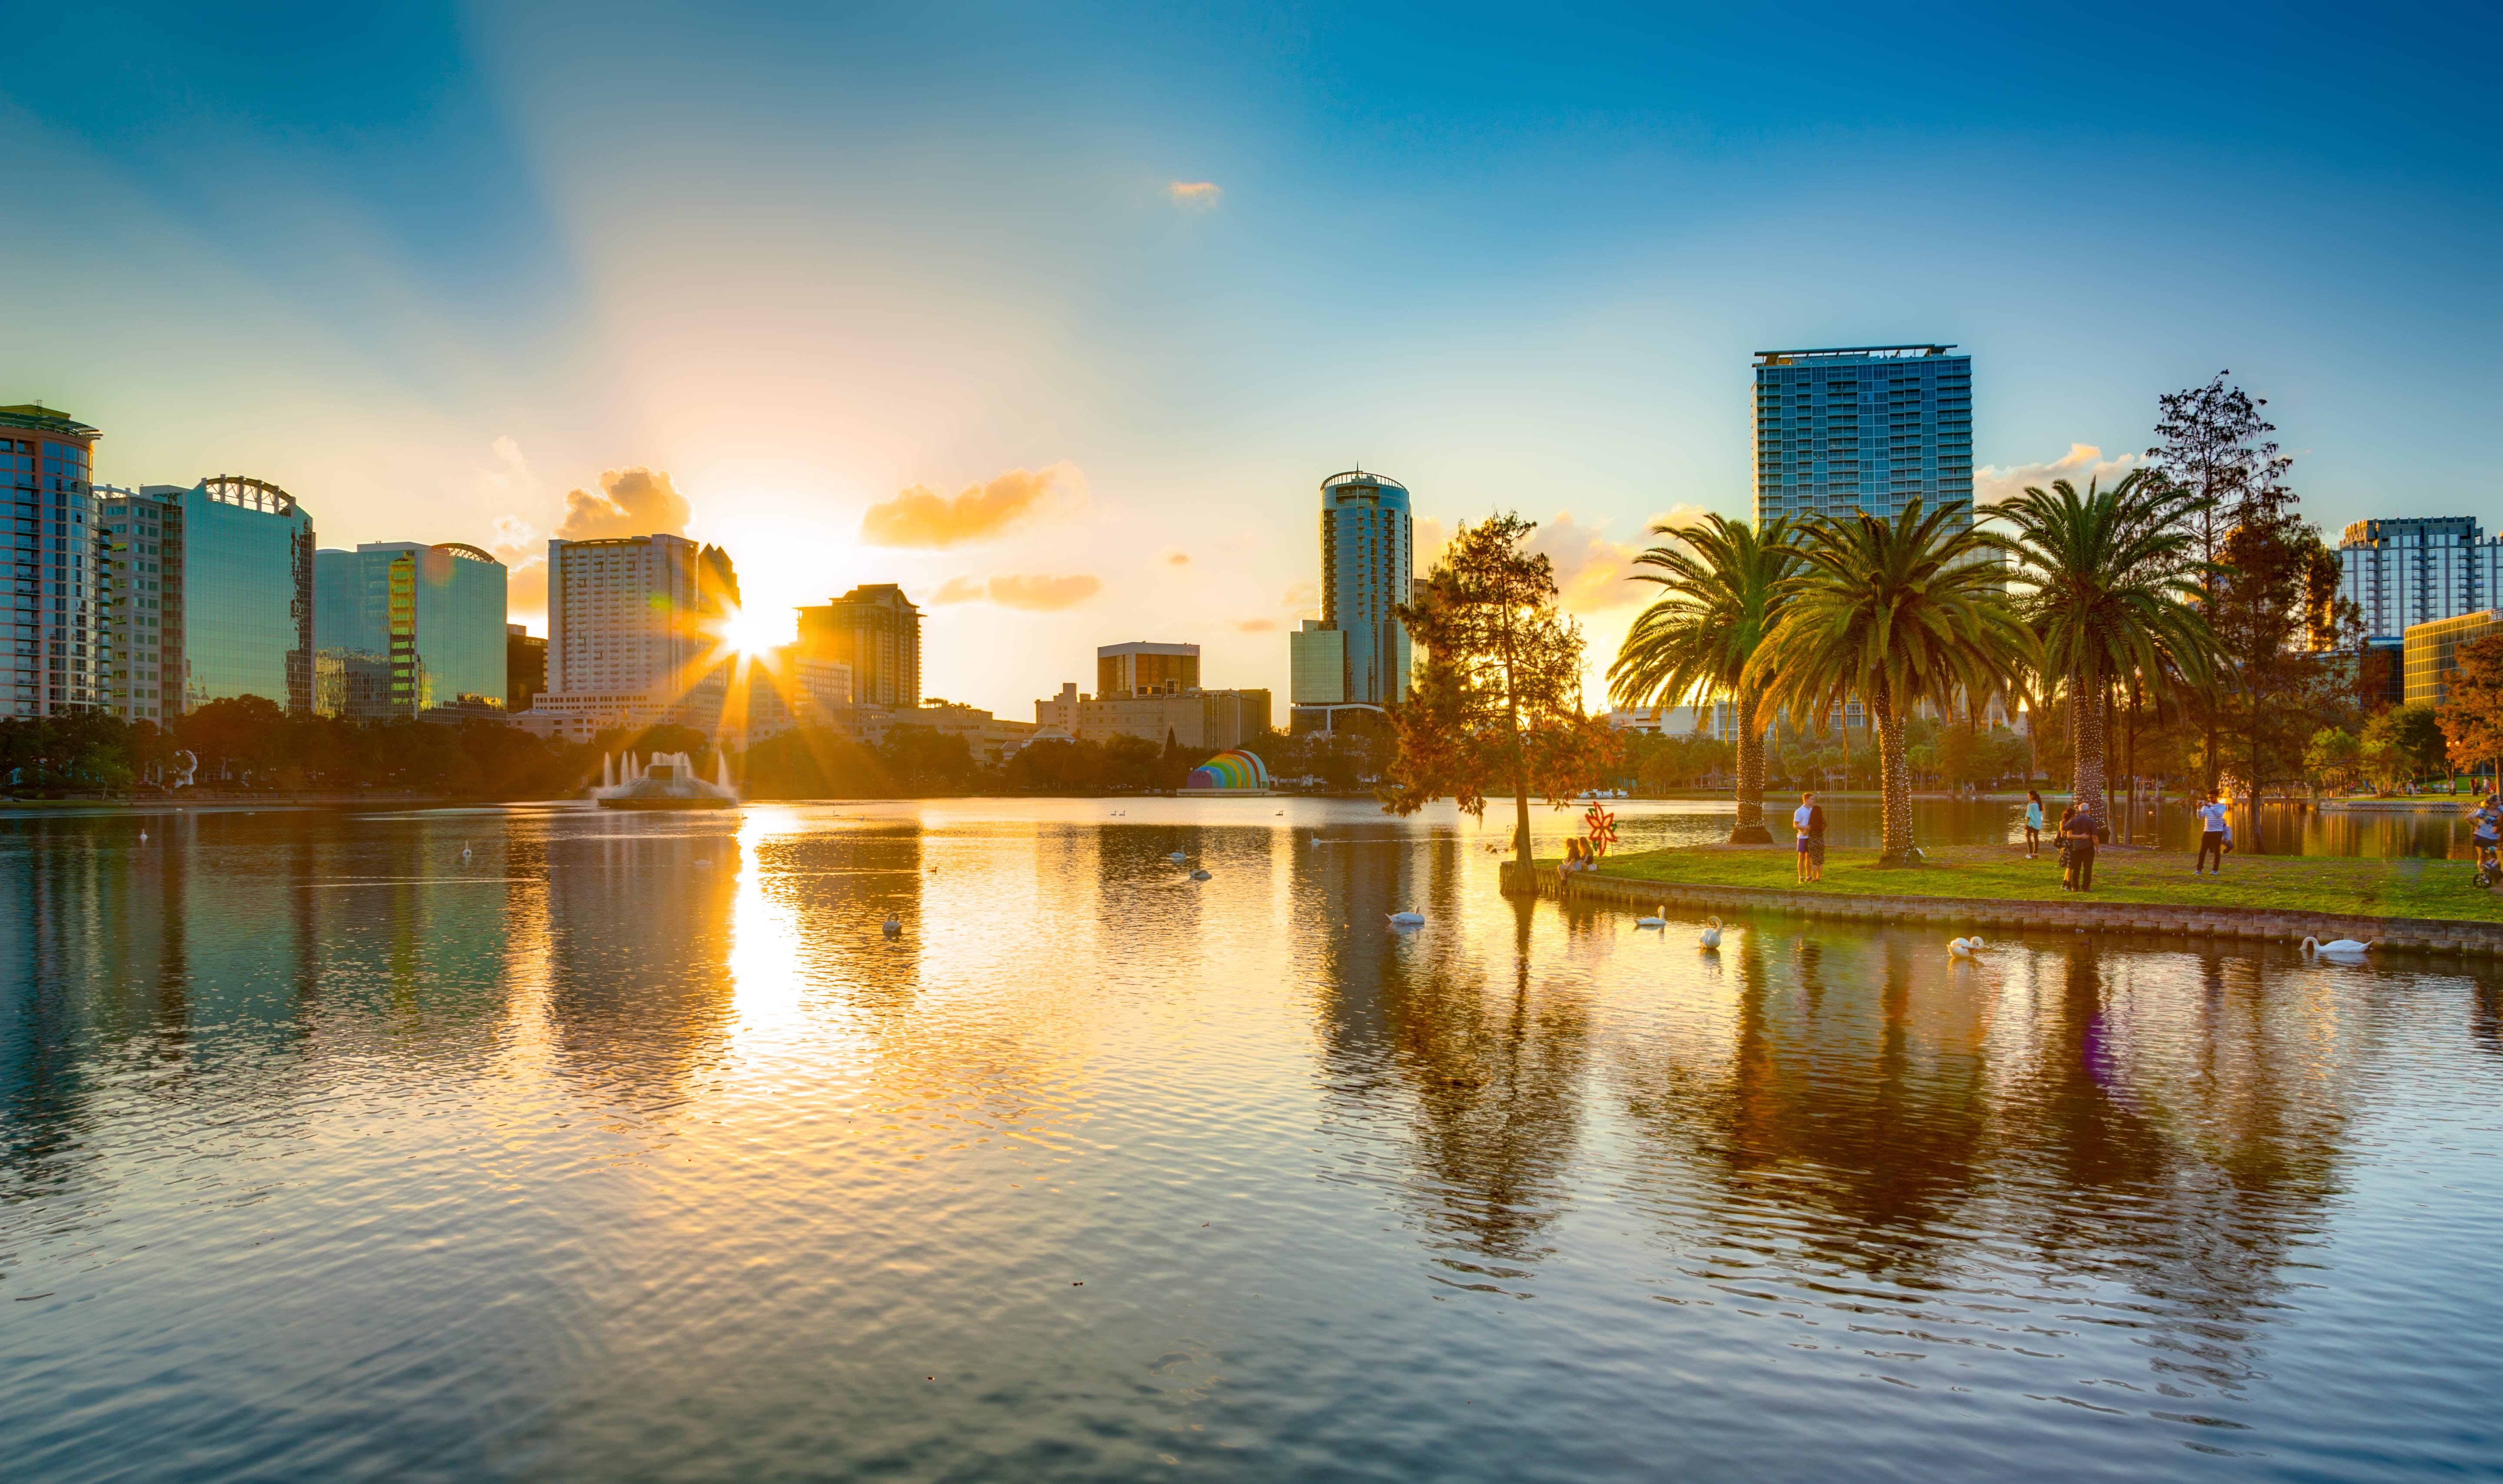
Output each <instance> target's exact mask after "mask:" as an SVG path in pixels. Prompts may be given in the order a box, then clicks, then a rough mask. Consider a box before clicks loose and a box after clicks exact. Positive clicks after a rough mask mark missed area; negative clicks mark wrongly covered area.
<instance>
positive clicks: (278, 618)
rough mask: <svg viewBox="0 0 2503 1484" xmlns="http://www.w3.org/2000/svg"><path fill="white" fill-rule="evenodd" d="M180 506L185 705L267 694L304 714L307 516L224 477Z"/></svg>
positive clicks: (309, 578) (308, 687)
mask: <svg viewBox="0 0 2503 1484" xmlns="http://www.w3.org/2000/svg"><path fill="white" fill-rule="evenodd" d="M182 504H183V546H184V551H183V587H184V593H183V667H184V669H183V708H184V709H185V710H187V711H196V710H198V709H199V708H200V707H203V706H206V705H207V704H208V703H210V702H212V701H223V700H226V699H229V698H231V697H236V696H265V697H267V698H268V699H270V700H272V701H275V702H277V703H278V704H279V706H280V707H284V708H285V709H286V711H287V713H288V714H289V715H291V716H304V715H309V714H311V713H312V710H313V517H312V516H311V515H309V514H307V513H306V512H305V510H304V508H303V507H302V506H301V505H298V504H297V503H296V502H295V500H294V497H292V496H291V495H289V494H288V493H287V492H286V491H285V490H282V489H280V488H279V487H278V486H276V485H274V484H269V483H266V482H264V481H262V480H258V479H246V478H242V477H239V476H236V475H231V474H221V475H219V476H217V477H216V478H214V479H204V480H202V481H201V482H200V483H199V484H197V485H194V486H193V487H192V488H190V489H189V490H186V491H184V492H183V500H182ZM501 632H502V629H501V621H500V620H498V625H497V633H498V634H500V633H501Z"/></svg>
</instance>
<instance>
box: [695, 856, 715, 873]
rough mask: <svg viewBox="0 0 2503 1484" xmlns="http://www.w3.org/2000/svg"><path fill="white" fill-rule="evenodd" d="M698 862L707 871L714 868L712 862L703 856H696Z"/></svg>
mask: <svg viewBox="0 0 2503 1484" xmlns="http://www.w3.org/2000/svg"><path fill="white" fill-rule="evenodd" d="M696 864H697V865H698V866H700V867H702V868H703V869H704V870H707V871H709V870H711V869H712V862H711V861H708V860H705V859H704V858H703V856H698V857H696Z"/></svg>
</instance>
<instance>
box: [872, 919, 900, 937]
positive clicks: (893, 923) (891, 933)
mask: <svg viewBox="0 0 2503 1484" xmlns="http://www.w3.org/2000/svg"><path fill="white" fill-rule="evenodd" d="M878 928H879V930H880V931H882V932H884V933H885V934H886V936H888V937H889V938H892V937H895V936H896V935H897V934H899V933H901V932H903V931H904V923H903V922H902V921H901V920H900V919H898V918H895V917H889V918H887V919H886V920H885V921H884V922H881V923H879V924H878Z"/></svg>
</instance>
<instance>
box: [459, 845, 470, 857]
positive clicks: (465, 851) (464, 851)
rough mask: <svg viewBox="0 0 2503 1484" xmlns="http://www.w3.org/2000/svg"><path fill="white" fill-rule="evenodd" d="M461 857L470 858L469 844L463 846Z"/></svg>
mask: <svg viewBox="0 0 2503 1484" xmlns="http://www.w3.org/2000/svg"><path fill="white" fill-rule="evenodd" d="M461 858H462V859H463V860H467V859H468V858H469V847H468V846H462V847H461Z"/></svg>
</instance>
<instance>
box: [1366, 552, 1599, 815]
mask: <svg viewBox="0 0 2503 1484" xmlns="http://www.w3.org/2000/svg"><path fill="white" fill-rule="evenodd" d="M1536 529H1537V527H1536V526H1535V524H1534V523H1532V522H1529V521H1525V520H1523V519H1521V517H1519V516H1518V515H1499V516H1493V517H1491V518H1489V519H1487V520H1485V521H1482V522H1480V523H1479V524H1477V525H1475V526H1462V527H1461V528H1460V529H1459V532H1458V534H1457V535H1455V536H1453V538H1452V542H1451V545H1450V546H1449V547H1447V548H1445V550H1444V553H1443V557H1442V559H1441V560H1440V561H1438V562H1436V563H1435V564H1434V570H1433V572H1432V574H1431V575H1429V576H1428V577H1427V578H1426V579H1425V590H1424V596H1423V601H1421V602H1419V603H1417V604H1414V605H1403V606H1401V607H1400V608H1399V609H1398V610H1397V612H1398V616H1399V620H1400V622H1401V623H1403V624H1405V625H1407V628H1408V633H1409V635H1410V637H1411V638H1413V639H1414V640H1415V641H1416V642H1417V643H1418V644H1419V645H1421V646H1422V647H1423V649H1424V651H1425V661H1424V664H1423V666H1422V667H1421V668H1420V670H1419V672H1418V678H1417V683H1416V690H1415V694H1413V695H1412V696H1411V697H1410V698H1409V701H1408V704H1407V705H1405V706H1403V707H1400V708H1399V710H1398V712H1397V713H1396V715H1395V716H1394V717H1393V725H1394V727H1395V728H1396V729H1397V735H1398V751H1397V754H1396V756H1395V758H1394V760H1393V762H1392V765H1391V777H1392V778H1393V779H1394V780H1395V782H1394V785H1393V787H1392V788H1390V789H1389V791H1388V792H1387V794H1386V797H1385V799H1384V808H1385V809H1386V810H1388V811H1390V812H1393V813H1400V814H1409V813H1414V812H1416V811H1418V810H1419V809H1422V808H1423V807H1424V805H1425V803H1426V802H1427V801H1428V800H1431V799H1435V798H1441V797H1446V796H1448V797H1449V798H1451V799H1452V800H1453V802H1454V803H1456V804H1457V805H1458V806H1459V808H1460V809H1461V810H1462V811H1465V812H1467V813H1470V814H1475V815H1480V816H1483V815H1484V814H1485V812H1486V806H1487V799H1488V796H1489V795H1490V794H1492V793H1508V794H1510V795H1511V796H1512V798H1513V801H1514V805H1515V808H1516V811H1517V812H1516V823H1515V826H1514V830H1513V847H1514V852H1515V854H1516V855H1517V856H1518V857H1519V858H1520V859H1521V860H1523V861H1525V862H1526V860H1527V859H1528V858H1529V798H1530V795H1531V794H1532V793H1536V794H1538V795H1539V796H1540V797H1542V798H1545V799H1547V800H1549V801H1550V802H1554V803H1560V802H1562V800H1563V799H1564V798H1565V797H1566V796H1567V795H1569V794H1572V793H1575V792H1578V791H1579V790H1582V789H1585V788H1590V787H1594V786H1595V785H1596V784H1597V783H1598V782H1599V781H1600V780H1601V779H1602V778H1604V777H1606V775H1607V770H1608V768H1609V766H1610V764H1611V763H1612V762H1613V761H1614V759H1615V756H1616V752H1617V738H1616V735H1615V733H1614V732H1613V731H1612V730H1611V729H1610V728H1609V727H1608V725H1607V723H1606V722H1605V721H1604V720H1602V719H1599V718H1595V717H1591V716H1586V715H1584V714H1583V712H1582V631H1581V630H1580V629H1579V628H1578V627H1576V626H1575V625H1574V623H1573V622H1572V620H1570V619H1568V618H1565V617H1564V616H1563V615H1562V614H1560V613H1559V612H1558V611H1557V608H1556V575H1555V570H1554V568H1553V566H1552V565H1551V564H1550V563H1549V561H1548V559H1547V558H1546V557H1544V556H1538V555H1533V554H1532V553H1530V552H1528V551H1527V550H1526V549H1525V548H1524V545H1523V543H1524V542H1525V541H1526V538H1527V537H1528V535H1529V533H1530V532H1532V531H1534V530H1536Z"/></svg>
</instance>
